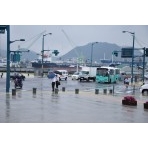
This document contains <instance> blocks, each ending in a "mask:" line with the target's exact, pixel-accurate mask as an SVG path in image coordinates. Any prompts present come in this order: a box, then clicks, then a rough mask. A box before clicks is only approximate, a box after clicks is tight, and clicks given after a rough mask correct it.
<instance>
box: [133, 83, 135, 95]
mask: <svg viewBox="0 0 148 148" xmlns="http://www.w3.org/2000/svg"><path fill="white" fill-rule="evenodd" d="M133 94H135V85H133Z"/></svg>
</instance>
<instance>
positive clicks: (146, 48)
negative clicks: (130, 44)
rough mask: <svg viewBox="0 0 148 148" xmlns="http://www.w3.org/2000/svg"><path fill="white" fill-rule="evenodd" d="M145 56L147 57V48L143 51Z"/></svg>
mask: <svg viewBox="0 0 148 148" xmlns="http://www.w3.org/2000/svg"><path fill="white" fill-rule="evenodd" d="M145 56H146V57H148V48H146V49H145Z"/></svg>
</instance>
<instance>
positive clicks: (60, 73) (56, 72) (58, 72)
mask: <svg viewBox="0 0 148 148" xmlns="http://www.w3.org/2000/svg"><path fill="white" fill-rule="evenodd" d="M54 73H55V74H58V75H62V72H60V71H54Z"/></svg>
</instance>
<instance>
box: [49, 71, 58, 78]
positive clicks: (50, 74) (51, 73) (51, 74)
mask: <svg viewBox="0 0 148 148" xmlns="http://www.w3.org/2000/svg"><path fill="white" fill-rule="evenodd" d="M55 76H56V75H55V73H53V72H50V73H49V74H48V75H47V77H48V78H49V79H53V78H54V77H55Z"/></svg>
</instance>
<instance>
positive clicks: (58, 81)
mask: <svg viewBox="0 0 148 148" xmlns="http://www.w3.org/2000/svg"><path fill="white" fill-rule="evenodd" d="M59 85H60V79H59V75H58V74H57V75H56V88H57V89H58V87H59Z"/></svg>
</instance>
